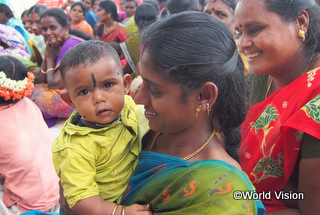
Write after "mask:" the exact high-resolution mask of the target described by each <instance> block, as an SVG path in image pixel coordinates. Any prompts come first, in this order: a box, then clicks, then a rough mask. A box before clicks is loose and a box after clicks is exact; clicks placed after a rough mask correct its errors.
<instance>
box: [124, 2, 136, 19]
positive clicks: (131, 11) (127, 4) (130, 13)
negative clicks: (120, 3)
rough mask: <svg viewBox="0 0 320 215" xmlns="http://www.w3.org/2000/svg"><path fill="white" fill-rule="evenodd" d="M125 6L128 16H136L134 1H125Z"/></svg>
mask: <svg viewBox="0 0 320 215" xmlns="http://www.w3.org/2000/svg"><path fill="white" fill-rule="evenodd" d="M124 8H125V11H126V14H127V17H131V16H134V13H135V12H136V9H137V7H136V4H135V3H134V2H133V1H128V2H125V3H124Z"/></svg>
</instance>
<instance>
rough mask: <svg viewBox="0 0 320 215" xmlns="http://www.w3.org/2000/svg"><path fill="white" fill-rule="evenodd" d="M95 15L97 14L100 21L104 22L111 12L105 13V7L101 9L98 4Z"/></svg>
mask: <svg viewBox="0 0 320 215" xmlns="http://www.w3.org/2000/svg"><path fill="white" fill-rule="evenodd" d="M97 16H98V19H99V21H100V22H105V21H107V20H108V19H109V18H110V17H111V14H110V13H107V12H106V11H105V9H103V8H102V7H100V6H98V9H97Z"/></svg>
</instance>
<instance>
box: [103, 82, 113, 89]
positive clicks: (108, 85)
mask: <svg viewBox="0 0 320 215" xmlns="http://www.w3.org/2000/svg"><path fill="white" fill-rule="evenodd" d="M112 86H113V84H112V83H111V82H107V83H105V84H104V87H105V88H110V87H112Z"/></svg>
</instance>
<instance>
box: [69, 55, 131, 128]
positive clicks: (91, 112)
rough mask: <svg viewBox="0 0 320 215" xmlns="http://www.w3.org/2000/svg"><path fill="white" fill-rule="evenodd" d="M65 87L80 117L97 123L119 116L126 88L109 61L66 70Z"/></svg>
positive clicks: (113, 65) (104, 122) (104, 59)
mask: <svg viewBox="0 0 320 215" xmlns="http://www.w3.org/2000/svg"><path fill="white" fill-rule="evenodd" d="M65 84H66V88H67V90H68V92H69V95H70V98H71V100H72V103H73V105H74V106H75V108H76V109H77V110H78V111H79V113H80V115H81V116H82V117H84V118H86V119H87V120H88V121H90V122H95V123H99V124H106V123H111V122H113V121H114V120H115V119H116V118H117V117H118V116H119V115H120V113H121V110H122V108H123V106H124V94H125V93H126V91H127V90H128V88H129V86H127V85H128V84H126V83H124V78H123V75H122V71H121V68H119V66H118V65H117V63H116V62H115V61H114V60H113V59H112V58H108V59H106V58H101V59H100V60H99V61H98V62H97V63H94V64H91V65H88V66H85V67H83V66H82V65H80V66H79V67H75V68H72V69H70V70H68V71H67V72H66V75H65ZM129 85H130V83H129Z"/></svg>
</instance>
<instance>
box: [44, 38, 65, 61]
mask: <svg viewBox="0 0 320 215" xmlns="http://www.w3.org/2000/svg"><path fill="white" fill-rule="evenodd" d="M61 42H62V39H61V38H58V39H56V38H52V39H51V40H50V41H49V42H46V45H47V46H46V51H45V58H46V59H47V61H50V62H51V61H53V63H55V62H56V60H57V58H58V55H59V53H60V49H61V47H62V43H61Z"/></svg>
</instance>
